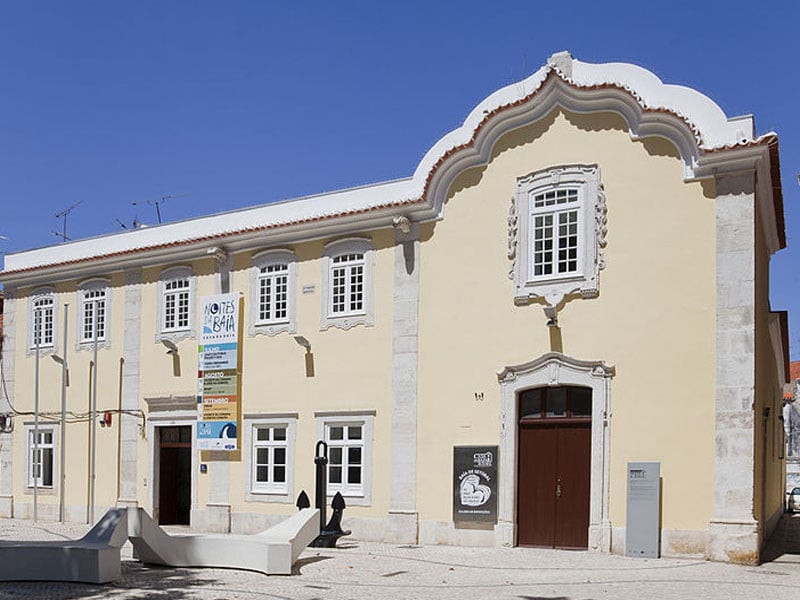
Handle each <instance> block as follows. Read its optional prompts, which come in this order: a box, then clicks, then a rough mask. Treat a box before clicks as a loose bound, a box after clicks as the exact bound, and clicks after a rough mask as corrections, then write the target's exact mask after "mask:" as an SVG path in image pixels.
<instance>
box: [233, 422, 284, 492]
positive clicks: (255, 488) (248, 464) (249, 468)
mask: <svg viewBox="0 0 800 600" xmlns="http://www.w3.org/2000/svg"><path fill="white" fill-rule="evenodd" d="M243 422H244V440H243V443H244V448H245V453H244V454H245V469H246V473H247V482H246V485H247V489H246V493H245V499H246V500H247V501H248V502H274V503H284V504H290V503H293V502H294V473H295V464H294V461H295V439H296V436H297V413H289V414H280V415H278V414H246V415H244V419H243ZM263 427H270V428H284V429H286V440H285V444H284V447H285V448H286V481H285V482H284V483H283V484H275V483H267V484H259V483H258V482H257V481H256V468H257V464H256V450H257V448H258V447H259V442H258V439H257V436H256V430H257V429H258V428H263ZM265 445H267V444H265ZM272 446H273V447H275V444H272Z"/></svg>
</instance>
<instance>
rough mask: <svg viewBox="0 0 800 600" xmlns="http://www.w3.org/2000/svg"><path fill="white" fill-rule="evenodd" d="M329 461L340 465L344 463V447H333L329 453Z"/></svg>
mask: <svg viewBox="0 0 800 600" xmlns="http://www.w3.org/2000/svg"><path fill="white" fill-rule="evenodd" d="M328 461H329V463H330V464H332V465H340V464H342V449H341V448H331V449H330V451H329V455H328Z"/></svg>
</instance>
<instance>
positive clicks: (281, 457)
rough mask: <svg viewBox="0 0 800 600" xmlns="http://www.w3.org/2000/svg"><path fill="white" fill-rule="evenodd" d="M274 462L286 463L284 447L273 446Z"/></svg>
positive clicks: (278, 463) (277, 463)
mask: <svg viewBox="0 0 800 600" xmlns="http://www.w3.org/2000/svg"><path fill="white" fill-rule="evenodd" d="M275 464H276V465H285V464H286V448H275Z"/></svg>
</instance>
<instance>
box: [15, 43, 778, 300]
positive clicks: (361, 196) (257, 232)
mask: <svg viewBox="0 0 800 600" xmlns="http://www.w3.org/2000/svg"><path fill="white" fill-rule="evenodd" d="M556 107H561V108H563V109H565V110H568V111H573V112H579V113H592V112H598V111H605V112H608V111H612V112H615V113H618V114H620V115H621V116H622V117H623V118H624V119H625V121H626V122H627V124H628V127H629V131H630V135H631V137H633V138H634V139H637V138H641V137H648V136H660V137H664V138H667V139H668V140H670V141H671V142H672V143H673V144H674V145H675V146H676V147H677V149H678V150H679V152H680V154H681V156H682V159H683V162H684V176H685V178H686V179H687V180H690V179H695V178H700V177H702V178H705V177H713V176H714V175H715V174H716V173H718V172H720V171H721V170H729V169H731V168H735V169H739V168H753V166H754V165H755V163H756V162H757V161H758V160H760V159H761V157H762V156H763V152H762V151H761V149H760V148H761V146H763V145H764V144H762V143H761V139H756V138H755V134H754V126H753V119H752V118H751V117H749V116H745V117H739V118H734V119H728V118H727V117H726V115H725V113H724V112H723V111H722V109H720V107H719V106H717V105H716V104H715V103H714V102H713V101H712V100H710V99H709V98H707V97H706V96H704V95H703V94H701V93H699V92H697V91H695V90H692V89H689V88H686V87H683V86H677V85H669V84H664V83H663V82H662V81H661V80H660V79H659V78H658V77H656V76H655V75H654V74H653V73H650V72H649V71H647V70H646V69H643V68H641V67H638V66H636V65H631V64H625V63H606V64H591V63H584V62H581V61H579V60H575V59H573V58H572V57H571V56H570V55H569V54H568V53H566V52H561V53H558V54H555V55H553V56H552V57H550V59H549V60H548V63H547V64H546V65H545V66H543V67H542V68H540V69H539V70H538V71H536V72H535V73H533V74H532V75H531V76H530V77H528V78H527V79H525V80H524V81H521V82H518V83H514V84H511V85H509V86H506V87H504V88H502V89H500V90H498V91H496V92H494V93H493V94H491V95H490V96H489V97H488V98H486V99H485V100H484V101H483V102H481V103H480V104H479V105H478V106H476V107H475V109H474V110H473V111H472V112H471V113H470V114H469V115H468V116H467V118H466V120H465V121H464V124H463V125H462V126H461V127H459V128H458V129H456V130H454V131H451V132H450V133H448V134H447V135H445V136H444V137H442V138H441V139H440V140H439V141H438V142H437V143H436V144H434V146H433V147H432V148H431V149H430V150H429V151H428V152H427V153H426V154H425V156H424V157H423V158H422V160H421V161H420V163H419V165H418V166H417V168H416V170H415V172H414V175H413V176H412V177H410V178H407V179H401V180H397V181H391V182H385V183H379V184H375V185H369V186H364V187H359V188H353V189H347V190H339V191H334V192H330V193H326V194H319V195H314V196H308V197H304V198H298V199H294V200H289V201H285V202H280V203H273V204H267V205H262V206H257V207H253V208H247V209H242V210H236V211H231V212H226V213H221V214H217V215H211V216H207V217H201V218H197V219H191V220H187V221H182V222H177V223H169V224H164V225H160V226H157V227H149V228H143V229H137V230H133V231H126V232H120V233H116V234H112V235H106V236H101V237H97V238H92V239H87V240H80V241H76V242H70V243H65V244H60V245H58V246H50V247H46V248H40V249H35V250H29V251H25V252H19V253H13V254H7V255H6V257H5V269H6V270H5V271H4V272H2V273H0V281H2V282H4V283H5V284H6V285H9V286H14V285H21V284H24V285H29V284H32V283H34V282H35V281H47V280H51V281H52V280H53V279H54V278H57V279H64V278H69V277H74V276H76V275H77V274H78V273H79V274H80V275H81V276H84V275H85V274H86V273H90V272H93V271H96V272H105V273H108V272H110V271H113V270H122V269H126V268H131V267H142V266H146V265H149V264H163V262H164V261H165V260H167V259H168V260H169V261H174V260H186V259H190V258H196V257H198V256H201V255H204V253H205V252H206V251H207V250H208V248H210V247H212V246H224V247H225V248H226V250H227V251H229V252H239V251H243V250H246V249H254V248H258V247H264V246H265V245H275V244H290V243H294V242H297V241H300V240H309V239H319V238H324V237H332V236H339V235H347V234H352V233H356V232H365V231H369V230H374V229H378V228H384V227H391V226H392V222H393V220H394V219H395V218H397V217H398V216H400V215H402V216H405V217H407V218H409V219H410V220H411V221H415V222H418V221H425V220H431V219H437V218H440V217H441V215H442V210H443V207H444V199H445V197H446V194H447V190H448V189H449V187H450V184H451V183H452V182H453V180H454V179H455V177H456V176H457V175H458V174H459V173H461V172H463V170H464V169H466V168H469V167H472V166H477V165H482V164H485V163H487V162H488V160H489V157H490V153H491V150H492V147H493V145H494V144H495V142H496V141H497V140H498V139H499V138H500V137H501V136H502V135H504V134H506V133H508V132H509V131H512V130H514V129H516V128H519V127H523V126H525V125H528V124H530V123H532V122H535V121H536V120H537V119H541V118H543V117H544V116H545V115H547V114H548V113H549V112H550V111H552V110H553V109H554V108H556ZM772 221H773V222H774V216H773V218H772Z"/></svg>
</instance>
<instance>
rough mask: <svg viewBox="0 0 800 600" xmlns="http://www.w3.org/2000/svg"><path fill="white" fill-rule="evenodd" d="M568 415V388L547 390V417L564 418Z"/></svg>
mask: <svg viewBox="0 0 800 600" xmlns="http://www.w3.org/2000/svg"><path fill="white" fill-rule="evenodd" d="M566 414H567V388H549V389H548V390H547V416H548V417H564V416H566Z"/></svg>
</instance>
